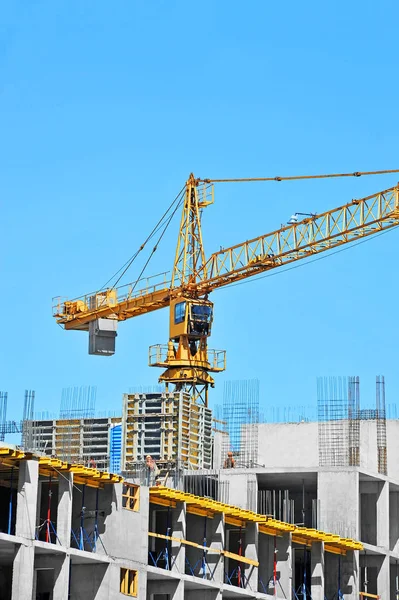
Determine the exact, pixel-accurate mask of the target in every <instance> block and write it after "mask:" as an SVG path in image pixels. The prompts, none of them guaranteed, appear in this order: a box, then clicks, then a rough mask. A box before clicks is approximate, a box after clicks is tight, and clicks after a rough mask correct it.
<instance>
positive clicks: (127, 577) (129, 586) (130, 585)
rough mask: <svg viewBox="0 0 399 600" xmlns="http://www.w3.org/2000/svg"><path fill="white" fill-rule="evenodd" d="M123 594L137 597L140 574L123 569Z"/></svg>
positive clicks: (121, 589)
mask: <svg viewBox="0 0 399 600" xmlns="http://www.w3.org/2000/svg"><path fill="white" fill-rule="evenodd" d="M120 591H121V594H125V595H126V596H135V597H137V591H138V573H137V571H132V570H131V569H121V588H120Z"/></svg>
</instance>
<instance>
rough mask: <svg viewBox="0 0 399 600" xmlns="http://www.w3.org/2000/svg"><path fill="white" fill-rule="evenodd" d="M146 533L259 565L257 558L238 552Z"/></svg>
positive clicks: (149, 533)
mask: <svg viewBox="0 0 399 600" xmlns="http://www.w3.org/2000/svg"><path fill="white" fill-rule="evenodd" d="M148 535H149V536H150V537H155V538H159V539H162V540H170V541H172V542H177V543H179V544H184V545H186V546H192V547H193V548H198V550H203V551H205V552H213V553H215V554H223V555H224V556H225V557H226V558H232V559H234V560H237V561H239V562H241V563H245V564H247V565H252V566H254V567H258V566H259V562H258V561H257V560H253V559H252V558H247V557H246V556H241V555H240V554H235V553H234V552H229V551H228V550H218V549H217V548H209V547H208V546H203V545H201V544H197V543H195V542H190V541H189V540H185V539H184V538H179V537H176V536H173V535H163V534H162V533H155V532H153V531H149V532H148Z"/></svg>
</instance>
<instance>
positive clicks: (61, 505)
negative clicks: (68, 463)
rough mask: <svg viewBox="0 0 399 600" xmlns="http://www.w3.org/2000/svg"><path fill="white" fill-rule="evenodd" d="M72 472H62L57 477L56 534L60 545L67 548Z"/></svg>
mask: <svg viewBox="0 0 399 600" xmlns="http://www.w3.org/2000/svg"><path fill="white" fill-rule="evenodd" d="M72 491H73V473H65V474H64V473H63V474H62V475H61V473H60V475H59V479H58V508H57V536H58V539H59V540H60V542H61V545H62V546H65V547H66V548H69V546H70V542H71V527H72Z"/></svg>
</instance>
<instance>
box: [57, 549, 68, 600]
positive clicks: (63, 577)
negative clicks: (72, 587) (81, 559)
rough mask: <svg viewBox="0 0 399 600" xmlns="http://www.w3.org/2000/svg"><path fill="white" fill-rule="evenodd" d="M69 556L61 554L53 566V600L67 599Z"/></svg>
mask: <svg viewBox="0 0 399 600" xmlns="http://www.w3.org/2000/svg"><path fill="white" fill-rule="evenodd" d="M70 564H71V557H70V556H69V555H65V556H63V557H62V558H61V559H60V560H58V561H57V562H56V563H55V566H54V588H53V600H68V596H69V569H70Z"/></svg>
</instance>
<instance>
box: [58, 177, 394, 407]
mask: <svg viewBox="0 0 399 600" xmlns="http://www.w3.org/2000/svg"><path fill="white" fill-rule="evenodd" d="M397 172H399V170H391V171H374V172H365V173H359V172H356V173H344V174H334V175H316V176H309V177H307V176H305V177H274V178H259V179H236V180H210V179H198V178H195V177H194V175H193V174H191V175H190V177H189V178H188V180H187V182H186V184H185V186H184V188H183V189H182V190H181V192H180V194H179V195H178V196H177V198H176V199H175V202H174V203H173V204H172V206H171V207H170V211H169V212H170V214H169V216H168V212H167V213H165V215H164V217H165V219H164V218H163V219H161V221H160V222H159V223H158V225H157V227H156V229H155V231H160V230H162V227H167V225H168V224H169V222H170V220H171V218H172V216H173V214H174V213H175V212H176V210H177V209H178V208H179V207H180V206H181V207H182V214H181V221H180V228H179V233H178V241H177V247H176V254H175V260H174V265H173V270H172V275H171V277H170V278H168V277H167V276H166V274H163V275H161V276H156V277H153V278H147V279H143V278H141V277H140V278H139V279H138V280H137V281H136V282H134V283H133V284H130V285H128V286H123V287H115V286H114V287H108V288H105V289H102V290H100V291H97V292H93V293H91V294H87V295H86V296H83V297H81V298H77V299H74V300H65V299H60V298H58V299H57V302H56V304H55V306H54V307H53V314H54V317H55V318H56V320H57V323H59V324H60V325H62V326H63V327H64V328H65V329H67V330H70V329H74V330H83V331H88V332H89V352H90V353H91V354H99V355H103V356H109V355H111V354H113V353H114V351H115V337H116V330H117V323H118V322H119V321H125V320H126V319H130V318H131V317H137V316H139V315H142V314H144V313H148V312H152V311H154V310H158V309H160V308H164V307H169V309H170V318H169V342H168V344H166V345H156V346H151V347H150V359H149V364H150V365H151V366H157V367H163V368H164V369H165V370H164V372H163V373H162V375H161V376H160V381H162V382H165V384H166V387H167V388H168V386H170V385H174V386H175V389H177V390H181V389H185V390H187V391H189V393H190V394H191V396H192V398H193V400H194V401H202V402H204V403H205V404H206V403H207V399H208V389H209V387H213V385H214V380H213V377H212V375H211V373H217V372H220V371H223V370H224V369H225V365H226V358H225V351H223V350H220V351H216V350H209V349H208V347H207V340H208V337H209V336H210V335H211V329H212V321H213V304H212V302H211V301H210V300H209V298H208V296H209V294H210V293H211V292H212V291H213V290H216V289H218V288H220V287H223V286H226V285H229V284H231V283H233V282H236V281H240V280H243V279H246V278H248V277H253V276H255V275H259V274H260V273H264V272H265V271H269V270H272V269H277V268H278V267H282V266H284V265H287V264H289V263H292V262H294V261H298V260H301V259H306V258H309V257H312V256H314V255H316V254H319V253H321V252H325V251H328V250H332V249H334V248H337V247H338V246H341V245H343V244H348V243H351V242H354V241H358V240H359V239H360V238H364V237H367V236H371V235H374V234H376V233H379V232H382V231H384V230H387V229H390V228H392V227H396V226H397V225H399V184H398V185H396V186H394V187H391V188H388V189H386V190H383V191H380V192H377V193H376V194H372V195H371V196H367V197H366V198H361V199H358V200H352V201H351V202H349V203H347V204H343V205H342V206H338V207H337V208H333V209H331V210H328V211H326V212H324V213H321V214H309V215H302V216H304V217H305V218H302V219H301V220H299V218H298V216H301V215H300V214H297V215H294V217H293V218H292V220H291V222H290V223H289V224H287V225H286V226H284V227H281V228H279V229H276V230H275V231H272V232H270V233H266V234H264V235H261V236H259V237H257V238H254V239H251V240H248V241H245V242H242V243H240V244H237V245H235V246H231V247H230V248H224V249H220V250H219V251H218V252H214V253H213V254H211V255H210V256H209V257H208V258H207V257H206V255H205V252H204V246H203V242H202V230H201V211H202V209H203V208H205V207H207V206H208V205H209V204H212V203H213V201H214V183H218V182H224V181H272V180H276V181H283V180H285V179H308V178H320V177H344V176H356V177H358V176H360V175H371V174H382V173H397ZM164 230H165V229H164ZM164 230H163V231H164ZM162 235H163V233H161V237H162ZM142 248H143V246H141V247H140V249H139V251H140V250H141V249H142ZM155 250H156V246H155V247H154V250H153V252H154V251H155Z"/></svg>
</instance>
